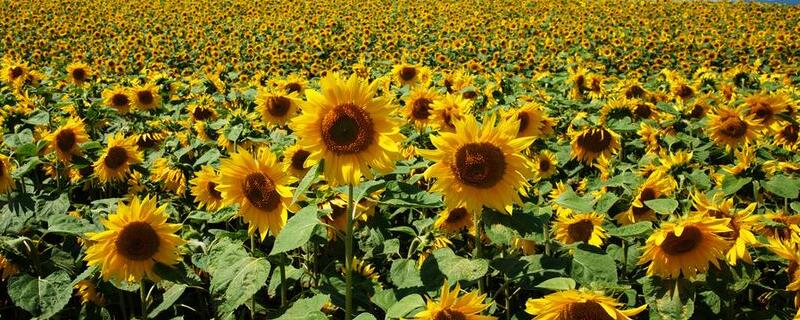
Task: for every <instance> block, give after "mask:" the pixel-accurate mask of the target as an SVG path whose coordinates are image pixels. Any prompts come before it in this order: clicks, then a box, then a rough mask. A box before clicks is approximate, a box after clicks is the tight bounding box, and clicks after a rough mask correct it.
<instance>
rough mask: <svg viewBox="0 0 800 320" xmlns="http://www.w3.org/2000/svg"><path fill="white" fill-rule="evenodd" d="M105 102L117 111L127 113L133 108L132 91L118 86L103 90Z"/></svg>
mask: <svg viewBox="0 0 800 320" xmlns="http://www.w3.org/2000/svg"><path fill="white" fill-rule="evenodd" d="M103 103H104V104H105V105H106V106H108V107H111V108H114V109H116V110H117V112H119V113H122V114H125V113H128V112H129V111H130V110H131V105H132V99H131V91H130V89H128V88H125V87H120V86H116V87H114V88H113V89H106V90H104V91H103Z"/></svg>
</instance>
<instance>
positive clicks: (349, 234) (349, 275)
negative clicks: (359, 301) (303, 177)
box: [344, 184, 355, 320]
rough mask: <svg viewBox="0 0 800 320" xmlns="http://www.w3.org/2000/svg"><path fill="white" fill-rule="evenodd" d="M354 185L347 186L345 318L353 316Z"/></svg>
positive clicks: (347, 319)
mask: <svg viewBox="0 0 800 320" xmlns="http://www.w3.org/2000/svg"><path fill="white" fill-rule="evenodd" d="M354 213H355V206H354V205H353V185H352V184H350V185H349V186H348V187H347V230H346V233H345V237H344V259H345V260H344V277H345V281H346V284H347V285H346V286H345V313H344V317H345V320H350V319H352V318H353V214H354Z"/></svg>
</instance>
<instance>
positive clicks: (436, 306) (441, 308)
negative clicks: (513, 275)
mask: <svg viewBox="0 0 800 320" xmlns="http://www.w3.org/2000/svg"><path fill="white" fill-rule="evenodd" d="M460 292H461V285H460V284H458V283H456V287H455V288H453V290H450V284H449V283H447V280H445V281H444V284H443V285H442V293H441V294H440V295H439V300H438V301H436V300H433V299H428V301H427V302H426V304H425V310H423V311H420V312H419V313H417V314H416V315H414V318H413V319H414V320H443V319H457V320H495V319H497V318H496V317H492V316H482V315H480V314H481V313H483V311H484V310H486V309H488V308H489V306H490V304H486V303H483V301H484V300H485V299H486V294H485V293H484V294H480V293H479V292H478V291H472V292H470V293H467V294H466V295H464V296H461V297H459V296H458V295H459V293H460Z"/></svg>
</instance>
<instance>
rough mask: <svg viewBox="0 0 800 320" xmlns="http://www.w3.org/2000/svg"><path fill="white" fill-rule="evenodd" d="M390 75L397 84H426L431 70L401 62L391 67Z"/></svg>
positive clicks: (429, 79) (429, 78)
mask: <svg viewBox="0 0 800 320" xmlns="http://www.w3.org/2000/svg"><path fill="white" fill-rule="evenodd" d="M391 73H392V76H393V77H394V81H395V82H396V83H397V84H398V85H401V86H402V85H409V86H414V85H416V84H422V85H423V86H425V85H427V84H428V83H429V82H430V81H431V70H430V69H428V68H426V67H422V66H417V65H413V64H408V63H401V64H398V65H395V66H394V67H392V71H391Z"/></svg>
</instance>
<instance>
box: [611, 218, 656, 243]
mask: <svg viewBox="0 0 800 320" xmlns="http://www.w3.org/2000/svg"><path fill="white" fill-rule="evenodd" d="M651 230H653V223H652V222H650V221H640V222H637V223H634V224H629V225H624V226H621V227H616V228H609V229H608V234H609V235H611V236H615V237H619V238H623V239H627V238H631V237H637V236H641V235H643V234H646V233H648V232H650V231H651Z"/></svg>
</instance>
